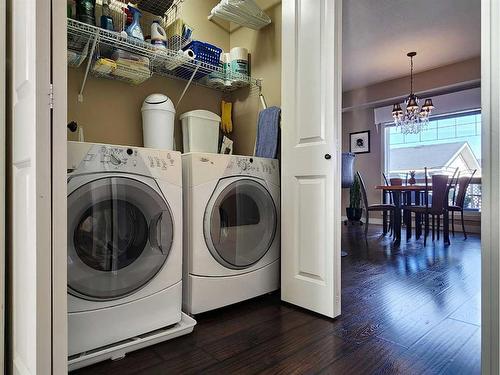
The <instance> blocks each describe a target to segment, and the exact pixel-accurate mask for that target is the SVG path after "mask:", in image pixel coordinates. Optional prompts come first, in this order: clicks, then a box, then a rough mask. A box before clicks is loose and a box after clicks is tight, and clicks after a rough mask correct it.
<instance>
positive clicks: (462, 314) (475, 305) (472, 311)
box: [450, 293, 481, 326]
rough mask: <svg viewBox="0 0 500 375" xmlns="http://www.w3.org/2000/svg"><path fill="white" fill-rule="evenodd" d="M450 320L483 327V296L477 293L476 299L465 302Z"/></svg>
mask: <svg viewBox="0 0 500 375" xmlns="http://www.w3.org/2000/svg"><path fill="white" fill-rule="evenodd" d="M450 318H452V319H456V320H460V321H462V322H466V323H471V324H475V325H477V326H479V325H481V294H480V293H477V294H476V295H475V296H474V297H472V298H470V299H468V300H467V301H465V302H464V303H463V304H462V305H461V306H460V307H459V308H458V309H457V310H455V311H454V312H453V313H452V314H451V315H450Z"/></svg>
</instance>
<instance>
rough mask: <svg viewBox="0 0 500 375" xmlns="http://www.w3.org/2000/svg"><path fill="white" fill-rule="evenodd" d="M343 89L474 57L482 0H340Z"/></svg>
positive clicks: (479, 34)
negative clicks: (411, 68)
mask: <svg viewBox="0 0 500 375" xmlns="http://www.w3.org/2000/svg"><path fill="white" fill-rule="evenodd" d="M342 32H343V35H342V37H343V41H342V55H343V56H342V59H343V91H349V90H352V89H355V88H360V87H364V86H368V85H371V84H374V83H378V82H383V81H387V80H389V79H393V78H399V77H404V76H407V75H408V74H409V59H408V57H406V53H407V52H410V51H416V52H417V53H418V54H417V56H416V57H415V58H414V66H415V72H417V73H418V72H421V71H425V70H429V69H432V68H437V67H440V66H444V65H448V64H451V63H454V62H458V61H463V60H466V59H468V58H471V57H476V56H479V54H480V51H481V0H376V1H374V0H344V1H343V25H342Z"/></svg>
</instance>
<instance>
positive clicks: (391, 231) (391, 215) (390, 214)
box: [389, 210, 394, 236]
mask: <svg viewBox="0 0 500 375" xmlns="http://www.w3.org/2000/svg"><path fill="white" fill-rule="evenodd" d="M389 230H390V232H389V235H390V236H392V235H393V233H394V211H393V210H390V211H389Z"/></svg>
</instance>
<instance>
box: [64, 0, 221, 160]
mask: <svg viewBox="0 0 500 375" xmlns="http://www.w3.org/2000/svg"><path fill="white" fill-rule="evenodd" d="M217 2H218V0H189V1H186V2H184V5H183V8H182V17H183V19H184V20H185V22H186V23H188V24H189V25H191V26H192V27H193V28H194V37H195V38H199V39H202V40H205V41H207V42H209V43H212V44H215V45H217V46H220V47H221V48H223V49H225V50H229V33H228V32H227V31H225V30H224V29H222V28H221V27H219V26H217V25H216V24H214V23H213V22H210V21H208V20H207V15H208V14H209V13H210V10H211V9H212V8H213V6H214V5H215V4H217ZM85 63H86V61H85ZM85 63H84V64H83V65H85ZM84 71H85V70H84V67H81V68H79V69H73V68H68V121H76V122H77V123H78V125H80V126H82V127H83V129H84V133H85V140H86V141H88V142H102V143H112V144H124V145H132V146H142V144H143V142H142V118H141V105H142V102H143V100H144V98H145V97H146V96H148V95H149V94H152V93H162V94H165V95H167V96H168V97H170V98H171V99H172V101H173V102H174V104H175V103H177V100H178V98H179V97H180V95H181V93H182V90H183V89H184V87H185V84H186V82H185V81H180V80H172V79H168V78H164V77H160V76H156V75H155V76H153V77H152V78H150V79H149V80H148V81H146V82H145V83H143V84H141V85H139V86H129V85H127V84H124V83H121V82H118V81H110V80H106V79H96V78H93V77H90V78H89V80H88V81H87V84H86V86H85V92H84V101H83V103H79V102H78V100H77V96H78V92H79V90H80V86H81V82H82V81H83V75H84ZM221 99H222V93H220V92H218V91H215V90H211V89H208V88H204V87H200V86H191V87H190V89H189V91H188V92H187V94H186V96H185V97H184V99H183V100H182V102H181V104H180V106H179V108H177V116H176V117H177V118H176V124H175V139H176V143H177V149H178V150H182V134H181V130H180V129H181V127H180V122H179V121H178V117H179V115H180V114H182V113H184V112H186V111H190V110H194V109H206V110H209V111H212V112H215V113H218V114H220V101H221ZM68 137H69V139H76V135H75V134H69V135H68Z"/></svg>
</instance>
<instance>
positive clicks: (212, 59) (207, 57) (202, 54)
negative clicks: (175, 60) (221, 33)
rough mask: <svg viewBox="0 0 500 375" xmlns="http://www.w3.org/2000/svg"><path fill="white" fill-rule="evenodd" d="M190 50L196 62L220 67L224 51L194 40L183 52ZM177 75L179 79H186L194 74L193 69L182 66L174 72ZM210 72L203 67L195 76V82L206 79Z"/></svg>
mask: <svg viewBox="0 0 500 375" xmlns="http://www.w3.org/2000/svg"><path fill="white" fill-rule="evenodd" d="M187 49H190V50H192V51H193V52H194V54H195V56H196V57H195V60H197V61H201V62H202V63H205V64H209V65H213V66H215V67H218V66H220V55H221V53H222V49H220V48H219V47H216V46H214V45H212V44H209V43H205V42H200V41H199V40H193V41H192V42H191V43H189V44H188V45H187V46H186V47H184V48H183V50H184V51H185V50H187ZM174 72H175V74H176V75H177V76H179V77H183V78H186V77H187V76H190V73H192V69H189V68H186V67H183V66H182V65H181V66H180V67H178V68H176V69H175V70H174ZM208 73H209V72H208V71H206V70H204V69H203V67H200V69H199V70H198V71H197V72H196V74H195V75H194V78H193V79H194V80H199V79H200V78H203V77H205V76H206V75H207V74H208Z"/></svg>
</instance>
